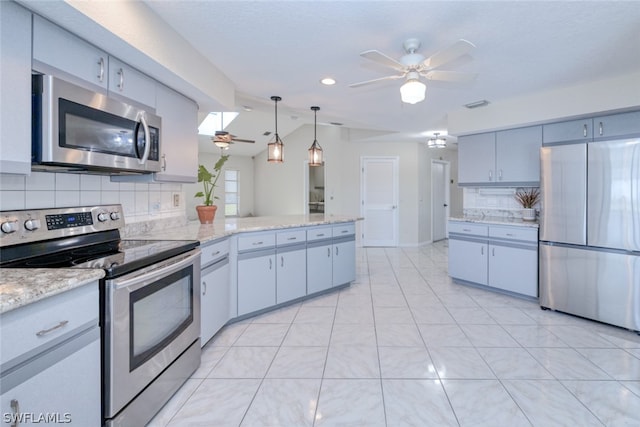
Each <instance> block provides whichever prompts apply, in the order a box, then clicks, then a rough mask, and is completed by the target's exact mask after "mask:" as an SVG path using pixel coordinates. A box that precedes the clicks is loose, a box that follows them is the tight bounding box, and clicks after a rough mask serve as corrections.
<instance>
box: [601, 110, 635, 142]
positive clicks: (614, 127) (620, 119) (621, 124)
mask: <svg viewBox="0 0 640 427" xmlns="http://www.w3.org/2000/svg"><path fill="white" fill-rule="evenodd" d="M638 135H640V111H634V112H631V113H621V114H612V115H610V116H602V117H596V118H594V119H593V137H594V139H599V138H627V137H633V136H638Z"/></svg>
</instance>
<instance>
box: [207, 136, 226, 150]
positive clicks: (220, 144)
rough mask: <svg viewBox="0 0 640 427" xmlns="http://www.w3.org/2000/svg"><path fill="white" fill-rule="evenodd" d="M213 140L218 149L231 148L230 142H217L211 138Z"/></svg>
mask: <svg viewBox="0 0 640 427" xmlns="http://www.w3.org/2000/svg"><path fill="white" fill-rule="evenodd" d="M211 139H212V140H213V143H214V144H215V146H216V147H218V148H224V149H227V148H229V142H227V141H216V140H215V139H214V138H211Z"/></svg>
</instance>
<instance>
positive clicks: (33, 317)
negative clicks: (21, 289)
mask: <svg viewBox="0 0 640 427" xmlns="http://www.w3.org/2000/svg"><path fill="white" fill-rule="evenodd" d="M98 313H99V310H98V284H97V282H93V283H90V284H87V285H84V286H80V287H78V288H75V289H72V290H69V291H66V292H63V293H61V294H58V295H55V296H53V297H50V298H46V299H44V300H41V301H37V302H34V303H32V304H29V305H26V306H24V307H20V308H17V309H15V310H12V311H9V312H6V313H3V314H2V315H1V316H0V341H1V345H0V366H1V367H2V370H1V372H0V391H1V393H2V394H1V396H0V410H1V411H2V414H3V422H6V423H7V425H36V424H37V425H40V424H41V423H42V424H47V423H51V424H68V423H72V425H78V426H99V425H100V423H101V413H100V411H101V404H100V390H101V384H100V332H99V328H98Z"/></svg>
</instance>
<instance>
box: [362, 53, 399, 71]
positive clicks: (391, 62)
mask: <svg viewBox="0 0 640 427" xmlns="http://www.w3.org/2000/svg"><path fill="white" fill-rule="evenodd" d="M360 56H362V57H363V58H367V59H369V60H371V61H373V62H377V63H378V64H382V65H384V66H386V67H391V68H393V69H394V70H398V71H405V66H404V65H403V64H402V63H400V62H398V61H396V60H395V59H393V58H391V57H389V56H387V55H385V54H384V53H382V52H380V51H377V50H367V51H364V52H362V53H361V54H360Z"/></svg>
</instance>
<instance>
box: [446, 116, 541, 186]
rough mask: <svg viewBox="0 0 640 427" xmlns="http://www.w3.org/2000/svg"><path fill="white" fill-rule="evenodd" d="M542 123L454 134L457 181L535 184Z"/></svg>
mask: <svg viewBox="0 0 640 427" xmlns="http://www.w3.org/2000/svg"><path fill="white" fill-rule="evenodd" d="M541 146H542V126H530V127H525V128H518V129H509V130H505V131H500V132H488V133H480V134H476V135H467V136H461V137H459V138H458V181H459V184H460V185H462V186H478V185H482V186H537V185H538V184H539V182H540V157H539V150H540V147H541Z"/></svg>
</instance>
